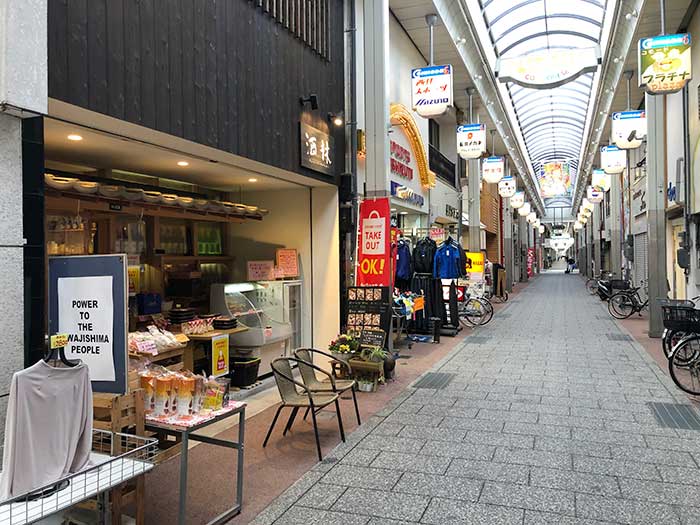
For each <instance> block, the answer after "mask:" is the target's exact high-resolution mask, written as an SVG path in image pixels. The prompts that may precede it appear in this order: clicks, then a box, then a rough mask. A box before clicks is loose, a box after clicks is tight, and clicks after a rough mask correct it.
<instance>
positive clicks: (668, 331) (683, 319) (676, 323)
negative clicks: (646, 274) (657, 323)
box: [659, 296, 700, 359]
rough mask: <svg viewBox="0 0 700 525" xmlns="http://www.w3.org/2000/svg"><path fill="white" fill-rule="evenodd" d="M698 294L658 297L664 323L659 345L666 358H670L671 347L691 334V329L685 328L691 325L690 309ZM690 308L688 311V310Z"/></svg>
mask: <svg viewBox="0 0 700 525" xmlns="http://www.w3.org/2000/svg"><path fill="white" fill-rule="evenodd" d="M698 299H700V296H697V297H693V298H692V299H689V300H688V299H660V300H659V303H660V304H661V313H662V317H663V323H664V333H663V335H662V336H661V347H662V349H663V351H664V355H665V356H666V358H667V359H670V357H671V353H672V351H673V348H674V347H675V346H676V345H677V344H678V343H679V342H680V341H681V340H682V339H683V338H684V337H685V336H687V335H692V333H693V332H692V331H691V332H689V331H687V329H688V328H689V326H690V327H692V320H693V318H694V317H693V316H694V315H695V314H694V312H693V311H692V310H694V309H695V303H696V301H697V300H698ZM689 310H690V311H689Z"/></svg>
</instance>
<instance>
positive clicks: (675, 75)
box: [638, 33, 693, 95]
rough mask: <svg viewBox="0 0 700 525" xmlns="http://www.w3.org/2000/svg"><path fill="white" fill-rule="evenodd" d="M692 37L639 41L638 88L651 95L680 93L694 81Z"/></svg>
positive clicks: (669, 36)
mask: <svg viewBox="0 0 700 525" xmlns="http://www.w3.org/2000/svg"><path fill="white" fill-rule="evenodd" d="M690 44H691V39H690V34H689V33H682V34H678V35H660V36H652V37H649V38H642V39H641V40H640V41H639V68H638V71H639V87H640V88H645V89H646V91H647V93H650V94H652V95H656V94H661V93H675V92H676V91H680V90H681V89H683V87H684V86H685V85H686V83H687V82H688V81H689V80H690V79H692V78H693V74H692V61H691V57H690V49H691V46H690Z"/></svg>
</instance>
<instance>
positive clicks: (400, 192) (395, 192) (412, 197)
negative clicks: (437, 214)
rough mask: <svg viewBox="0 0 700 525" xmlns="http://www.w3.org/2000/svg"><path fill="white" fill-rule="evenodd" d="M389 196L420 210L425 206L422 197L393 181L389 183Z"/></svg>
mask: <svg viewBox="0 0 700 525" xmlns="http://www.w3.org/2000/svg"><path fill="white" fill-rule="evenodd" d="M391 196H392V197H396V198H397V199H399V200H402V201H405V202H407V203H409V204H413V205H414V206H418V207H420V208H422V207H423V205H424V204H425V198H424V197H423V196H422V195H419V194H417V193H416V192H415V191H413V190H412V189H411V188H409V187H408V186H404V185H402V184H399V183H398V182H394V181H391Z"/></svg>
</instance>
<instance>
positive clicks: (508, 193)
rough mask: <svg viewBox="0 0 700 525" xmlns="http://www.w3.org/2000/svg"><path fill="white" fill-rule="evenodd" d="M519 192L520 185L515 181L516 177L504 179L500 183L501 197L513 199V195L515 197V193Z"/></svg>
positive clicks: (499, 192)
mask: <svg viewBox="0 0 700 525" xmlns="http://www.w3.org/2000/svg"><path fill="white" fill-rule="evenodd" d="M517 190H518V183H517V182H516V181H515V177H512V176H508V177H503V179H501V182H499V183H498V194H499V195H500V196H501V197H506V198H507V197H512V196H513V195H515V192H516V191H517ZM511 206H512V204H511Z"/></svg>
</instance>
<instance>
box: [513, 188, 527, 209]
mask: <svg viewBox="0 0 700 525" xmlns="http://www.w3.org/2000/svg"><path fill="white" fill-rule="evenodd" d="M524 204H525V192H524V191H518V192H515V195H513V196H512V197H511V198H510V207H511V208H513V209H515V210H517V209H518V208H522V207H523V205H524Z"/></svg>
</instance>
